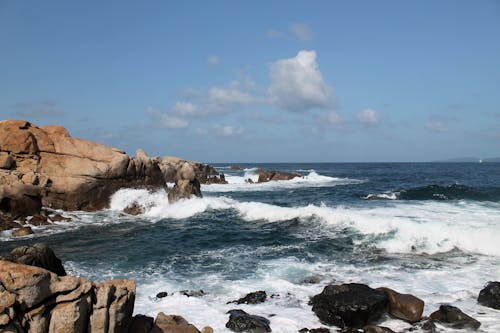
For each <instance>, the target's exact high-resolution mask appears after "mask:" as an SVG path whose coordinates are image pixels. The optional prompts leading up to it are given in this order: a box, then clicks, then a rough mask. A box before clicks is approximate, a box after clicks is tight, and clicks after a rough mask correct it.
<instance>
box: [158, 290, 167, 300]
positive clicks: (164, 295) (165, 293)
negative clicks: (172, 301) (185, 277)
mask: <svg viewBox="0 0 500 333" xmlns="http://www.w3.org/2000/svg"><path fill="white" fill-rule="evenodd" d="M167 296H168V293H167V292H166V291H160V292H159V293H158V294H156V298H165V297H167Z"/></svg>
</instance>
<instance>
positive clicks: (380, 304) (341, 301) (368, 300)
mask: <svg viewBox="0 0 500 333" xmlns="http://www.w3.org/2000/svg"><path fill="white" fill-rule="evenodd" d="M311 303H312V305H313V307H312V310H313V311H314V313H315V314H316V315H317V316H318V318H319V319H320V321H321V322H323V323H325V324H328V325H336V326H339V327H341V328H343V327H345V326H349V327H363V326H366V325H367V324H368V323H369V322H372V321H375V320H378V319H379V318H380V317H381V316H382V314H383V313H384V312H385V308H386V306H387V303H388V299H387V297H386V296H385V294H384V293H383V292H381V291H378V290H375V289H372V288H370V287H368V286H367V285H364V284H359V283H349V284H342V285H329V286H326V287H325V288H324V289H323V291H322V292H321V294H318V295H316V296H314V297H313V298H312V300H311Z"/></svg>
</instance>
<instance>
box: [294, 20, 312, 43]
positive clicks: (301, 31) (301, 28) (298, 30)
mask: <svg viewBox="0 0 500 333" xmlns="http://www.w3.org/2000/svg"><path fill="white" fill-rule="evenodd" d="M290 31H291V32H292V34H293V35H294V36H295V37H296V38H297V39H299V40H301V41H308V40H311V39H312V38H313V32H312V30H311V28H310V27H309V25H307V24H305V23H294V24H292V25H290Z"/></svg>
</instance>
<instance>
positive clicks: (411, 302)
mask: <svg viewBox="0 0 500 333" xmlns="http://www.w3.org/2000/svg"><path fill="white" fill-rule="evenodd" d="M377 290H380V291H381V292H383V293H384V294H385V296H387V299H388V300H389V303H388V307H387V312H388V313H389V314H390V315H392V316H394V317H396V318H399V319H403V320H405V321H407V322H410V323H415V322H417V321H419V320H420V319H421V318H422V313H423V312H424V301H422V300H421V299H420V298H418V297H415V296H413V295H409V294H400V293H398V292H396V291H394V290H392V289H389V288H377Z"/></svg>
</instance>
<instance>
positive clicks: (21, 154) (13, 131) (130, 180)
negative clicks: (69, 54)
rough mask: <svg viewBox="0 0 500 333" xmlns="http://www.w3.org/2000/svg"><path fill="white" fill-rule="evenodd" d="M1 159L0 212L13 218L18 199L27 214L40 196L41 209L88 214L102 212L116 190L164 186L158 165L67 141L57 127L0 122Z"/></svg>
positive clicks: (64, 132) (154, 161)
mask: <svg viewBox="0 0 500 333" xmlns="http://www.w3.org/2000/svg"><path fill="white" fill-rule="evenodd" d="M0 153H1V154H2V158H1V159H0V161H1V163H0V165H1V166H2V167H3V168H2V169H0V180H1V183H2V184H6V185H7V184H8V186H2V188H1V190H0V191H1V192H0V200H1V205H2V210H4V211H8V210H10V211H12V212H13V213H14V215H16V212H17V211H18V210H19V209H18V208H17V206H15V207H12V206H13V203H14V202H15V203H16V205H17V204H18V203H19V202H20V201H19V200H18V199H19V198H23V199H25V200H24V201H21V202H23V203H25V204H26V205H28V206H29V207H30V208H31V209H30V211H35V210H36V209H35V208H36V207H35V206H36V203H37V202H38V198H39V197H40V196H41V203H42V205H43V206H46V207H53V208H59V209H65V210H89V211H93V210H99V209H102V208H105V207H106V206H107V205H108V201H109V197H110V195H111V194H112V193H114V192H115V191H116V190H118V189H119V188H121V187H137V186H152V187H161V186H163V185H164V179H163V174H162V172H161V170H160V167H159V162H160V161H159V159H149V158H147V157H146V156H144V155H142V154H138V156H137V157H136V158H130V157H129V156H128V155H127V154H125V152H124V151H122V150H119V149H115V148H110V147H106V146H104V145H101V144H98V143H94V142H91V141H87V140H83V139H77V138H72V137H71V136H70V135H69V133H68V131H67V130H66V129H65V128H63V127H61V126H55V125H52V126H44V127H38V126H35V125H32V124H30V123H29V122H27V121H22V120H4V121H0ZM26 198H28V199H31V201H27V199H26ZM9 205H10V207H7V209H4V208H3V207H5V206H9ZM38 210H39V207H38ZM24 214H25V215H30V213H29V212H28V211H27V210H25V211H24Z"/></svg>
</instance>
